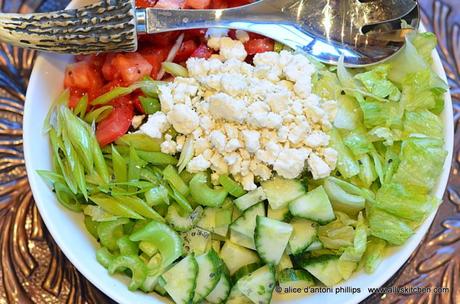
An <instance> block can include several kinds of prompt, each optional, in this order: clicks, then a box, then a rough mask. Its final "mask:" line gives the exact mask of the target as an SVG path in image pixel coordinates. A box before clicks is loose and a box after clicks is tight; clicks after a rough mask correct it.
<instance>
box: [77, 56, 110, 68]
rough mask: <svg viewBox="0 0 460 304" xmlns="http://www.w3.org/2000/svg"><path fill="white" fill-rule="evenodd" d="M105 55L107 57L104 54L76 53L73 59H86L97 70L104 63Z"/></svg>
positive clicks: (78, 60)
mask: <svg viewBox="0 0 460 304" xmlns="http://www.w3.org/2000/svg"><path fill="white" fill-rule="evenodd" d="M106 57H107V55H106V54H100V55H77V56H75V60H76V61H77V62H80V61H86V62H88V63H90V64H92V65H93V66H94V67H95V68H96V69H98V70H99V69H100V68H102V66H103V65H104V62H105V58H106Z"/></svg>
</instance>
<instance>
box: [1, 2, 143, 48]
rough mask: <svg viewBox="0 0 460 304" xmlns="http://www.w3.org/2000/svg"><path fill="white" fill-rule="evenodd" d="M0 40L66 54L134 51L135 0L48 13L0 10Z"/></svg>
mask: <svg viewBox="0 0 460 304" xmlns="http://www.w3.org/2000/svg"><path fill="white" fill-rule="evenodd" d="M0 40H2V41H4V42H7V43H10V44H13V45H17V46H21V47H25V48H30V49H37V50H43V51H48V52H56V53H67V54H91V53H99V52H105V51H126V52H130V51H135V50H136V49H137V35H136V13H135V3H134V0H103V1H101V2H99V3H97V4H93V5H89V6H85V7H82V8H80V9H71V10H62V11H57V12H51V13H40V14H0Z"/></svg>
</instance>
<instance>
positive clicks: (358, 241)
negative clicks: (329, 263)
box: [340, 212, 367, 262]
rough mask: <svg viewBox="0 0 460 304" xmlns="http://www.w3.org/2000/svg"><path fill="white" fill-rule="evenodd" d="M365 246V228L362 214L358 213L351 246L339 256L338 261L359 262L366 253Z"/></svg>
mask: <svg viewBox="0 0 460 304" xmlns="http://www.w3.org/2000/svg"><path fill="white" fill-rule="evenodd" d="M366 245H367V226H366V224H365V222H364V217H363V214H362V213H361V212H360V213H359V215H358V222H357V224H356V228H355V237H354V239H353V246H352V247H348V248H346V249H345V251H344V252H343V253H342V255H341V256H340V260H343V261H351V262H359V261H360V260H361V258H362V256H363V254H364V252H365V251H366Z"/></svg>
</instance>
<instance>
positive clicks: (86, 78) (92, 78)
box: [64, 61, 102, 90]
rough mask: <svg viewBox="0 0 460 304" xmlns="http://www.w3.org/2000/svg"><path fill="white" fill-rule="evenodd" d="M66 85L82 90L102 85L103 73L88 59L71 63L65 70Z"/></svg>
mask: <svg viewBox="0 0 460 304" xmlns="http://www.w3.org/2000/svg"><path fill="white" fill-rule="evenodd" d="M64 86H65V87H66V88H76V89H81V90H89V89H92V88H95V87H101V86H102V77H101V73H100V72H99V71H98V70H97V69H96V68H95V67H94V66H93V65H92V64H90V63H89V62H86V61H81V62H77V63H73V64H70V65H68V66H67V68H66V71H65V78H64Z"/></svg>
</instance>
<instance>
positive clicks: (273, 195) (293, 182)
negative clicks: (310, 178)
mask: <svg viewBox="0 0 460 304" xmlns="http://www.w3.org/2000/svg"><path fill="white" fill-rule="evenodd" d="M262 188H263V189H264V191H265V194H266V195H267V199H268V203H269V204H270V207H272V209H274V210H278V209H282V208H284V207H287V206H288V204H289V202H291V201H293V200H295V199H296V198H298V197H300V196H302V195H304V194H305V187H304V185H303V184H302V182H301V181H300V180H297V179H285V178H282V177H280V176H276V177H274V178H272V179H271V180H269V181H265V182H262Z"/></svg>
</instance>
